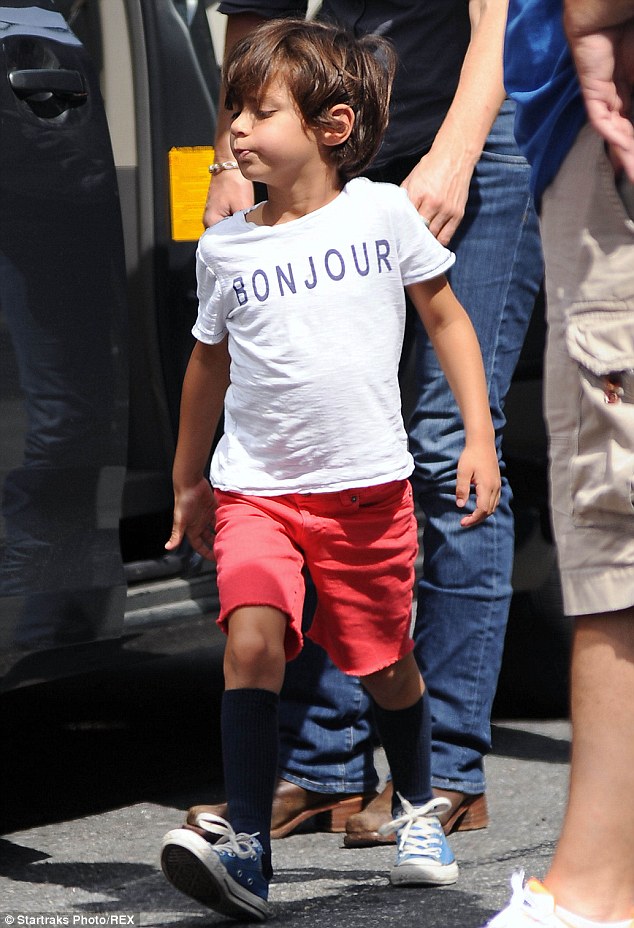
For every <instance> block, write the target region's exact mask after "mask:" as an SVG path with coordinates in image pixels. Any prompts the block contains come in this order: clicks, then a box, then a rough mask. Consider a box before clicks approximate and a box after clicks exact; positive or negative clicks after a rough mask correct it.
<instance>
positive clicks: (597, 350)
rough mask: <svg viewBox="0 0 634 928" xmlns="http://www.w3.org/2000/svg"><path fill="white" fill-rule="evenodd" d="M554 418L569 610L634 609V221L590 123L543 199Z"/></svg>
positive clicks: (554, 474)
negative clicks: (619, 192) (632, 607)
mask: <svg viewBox="0 0 634 928" xmlns="http://www.w3.org/2000/svg"><path fill="white" fill-rule="evenodd" d="M541 226H542V238H543V245H544V256H545V262H546V295H547V306H548V310H547V312H548V343H547V349H546V371H545V399H544V403H545V413H546V421H547V424H548V431H549V437H550V465H551V470H550V491H551V507H552V517H553V527H554V532H555V538H556V541H557V551H558V558H559V567H560V572H561V579H562V591H563V597H564V609H565V612H566V613H567V614H568V615H588V614H593V613H601V612H606V611H608V612H610V611H615V610H618V609H625V608H627V607H629V606H632V605H633V604H634V221H632V220H631V219H630V218H629V217H628V214H627V212H626V209H625V207H624V205H623V201H622V200H621V198H620V196H619V194H618V192H617V189H616V186H615V180H614V172H613V170H612V167H611V165H610V163H609V161H608V159H607V157H606V154H605V151H604V146H603V142H602V140H601V139H600V138H599V137H598V136H597V135H596V133H595V132H594V131H593V130H592V129H591V128H590V127H589V126H586V127H585V128H584V129H583V130H582V131H581V133H580V135H579V137H578V139H577V141H576V142H575V145H574V146H573V148H572V149H571V151H570V153H569V155H568V157H567V159H566V161H565V162H564V164H563V166H562V168H561V170H560V171H559V174H558V175H557V177H556V179H555V181H554V182H553V183H552V184H551V185H550V187H549V188H548V190H547V191H546V193H545V195H544V198H543V205H542V214H541Z"/></svg>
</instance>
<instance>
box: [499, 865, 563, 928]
mask: <svg viewBox="0 0 634 928" xmlns="http://www.w3.org/2000/svg"><path fill="white" fill-rule="evenodd" d="M553 909H554V903H553V901H552V896H548V895H546V894H545V893H544V896H543V905H539V904H538V899H536V898H535V897H534V896H532V895H531V894H529V893H528V892H527V887H526V885H525V884H524V871H523V870H518V871H516V872H515V873H514V874H513V875H512V876H511V901H510V902H509V904H508V905H507V907H506V908H505V909H503V910H502V911H501V912H500V913H499V914H498V915H496V916H495V918H494V919H493V920H492V921H490V922H489V924H488V925H487V928H505V925H515V924H517V914H518V913H519V912H521V914H522V915H523V916H524V917H526V918H530V919H531V921H534V922H535V924H536V925H551V924H552V921H551V919H552V916H553Z"/></svg>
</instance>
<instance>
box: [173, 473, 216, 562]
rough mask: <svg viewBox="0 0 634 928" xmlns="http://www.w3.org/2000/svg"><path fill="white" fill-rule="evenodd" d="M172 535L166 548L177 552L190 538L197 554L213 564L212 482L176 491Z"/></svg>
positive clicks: (214, 518)
mask: <svg viewBox="0 0 634 928" xmlns="http://www.w3.org/2000/svg"><path fill="white" fill-rule="evenodd" d="M174 496H175V499H174V519H173V523H172V534H171V535H170V538H169V541H168V542H167V543H166V545H165V548H166V550H167V551H174V550H175V549H176V548H178V547H179V545H180V544H181V542H182V541H183V538H184V537H185V536H187V539H188V541H189V543H190V544H191V546H192V548H193V549H194V551H197V552H198V554H200V555H202V557H204V558H206V559H207V560H208V561H213V559H214V556H213V544H214V538H215V522H216V499H215V496H214V491H213V489H212V488H211V486H210V484H209V481H208V480H206V479H204V478H203V479H201V480H200V481H199V482H198V483H196V484H194V485H193V486H191V487H187V488H183V489H180V490H176V492H175V494H174Z"/></svg>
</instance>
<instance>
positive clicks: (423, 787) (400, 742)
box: [374, 690, 432, 812]
mask: <svg viewBox="0 0 634 928" xmlns="http://www.w3.org/2000/svg"><path fill="white" fill-rule="evenodd" d="M374 717H375V719H376V725H377V728H378V730H379V735H380V738H381V743H382V745H383V749H384V751H385V755H386V757H387V761H388V764H389V765H390V771H391V773H392V781H393V783H394V798H393V799H392V811H393V812H394V811H395V810H397V809H399V808H400V799H399V797H398V795H397V793H400V795H401V796H402V797H403V798H404V799H407V800H408V801H409V802H411V803H412V805H414V806H422V805H424V804H425V803H426V802H429V800H430V799H431V798H432V792H431V712H430V708H429V695H428V693H427V690H425V692H424V693H423V695H422V696H421V698H420V699H419V700H418V701H417V702H415V703H414V705H413V706H409V707H408V708H407V709H382V708H381V707H380V706H378V705H377V704H376V702H375V703H374Z"/></svg>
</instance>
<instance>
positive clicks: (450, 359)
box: [407, 276, 501, 528]
mask: <svg viewBox="0 0 634 928" xmlns="http://www.w3.org/2000/svg"><path fill="white" fill-rule="evenodd" d="M407 292H408V294H409V296H410V299H411V300H412V302H413V303H414V306H415V307H416V310H417V312H418V314H419V316H420V318H421V321H422V323H423V325H424V326H425V329H426V331H427V334H428V335H429V338H430V341H431V343H432V345H433V346H434V350H435V352H436V354H437V356H438V360H439V361H440V364H441V367H442V369H443V371H444V373H445V376H446V377H447V380H448V382H449V386H450V387H451V391H452V393H453V395H454V397H455V399H456V402H457V404H458V408H459V409H460V414H461V416H462V421H463V424H464V431H465V446H464V449H463V451H462V454H461V455H460V458H459V461H458V476H457V482H456V504H457V506H458V507H459V508H463V507H464V506H465V505H466V503H467V500H468V499H469V495H470V492H471V487H472V486H473V487H474V489H475V494H476V508H475V511H474V512H472V513H471V514H470V515H467V516H464V517H463V518H462V519H461V520H460V524H461V525H462V526H463V527H464V528H468V527H470V526H472V525H476V524H477V523H478V522H482V521H483V520H484V519H486V517H487V516H489V515H491V513H492V512H493V511H494V510H495V508H496V506H497V504H498V502H499V499H500V486H501V481H500V468H499V464H498V459H497V451H496V447H495V434H494V429H493V423H492V421H491V413H490V410H489V397H488V391H487V385H486V378H485V374H484V366H483V364H482V355H481V353H480V346H479V344H478V338H477V336H476V333H475V331H474V328H473V326H472V324H471V322H470V320H469V317H468V315H467V313H466V312H465V310H464V309H463V307H462V306H461V305H460V303H459V302H458V300H457V299H456V297H455V296H454V293H453V291H452V289H451V287H450V286H449V284H448V283H447V280H446V278H445V277H444V276H443V277H437V278H434V279H433V280H428V281H423V282H421V283H417V284H412V285H410V286H408V287H407Z"/></svg>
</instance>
